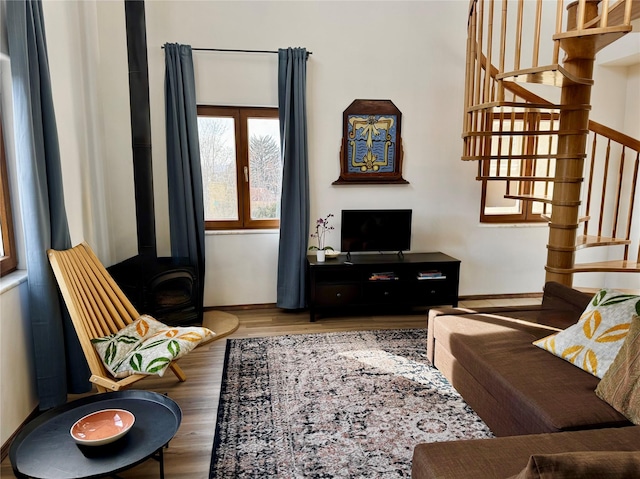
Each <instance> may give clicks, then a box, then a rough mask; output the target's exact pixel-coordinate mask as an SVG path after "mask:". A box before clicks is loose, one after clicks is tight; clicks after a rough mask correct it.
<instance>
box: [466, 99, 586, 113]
mask: <svg viewBox="0 0 640 479" xmlns="http://www.w3.org/2000/svg"><path fill="white" fill-rule="evenodd" d="M496 108H500V109H501V110H502V111H503V112H504V113H505V114H506V113H512V112H513V113H523V112H527V111H532V110H534V111H535V110H543V111H545V112H546V111H550V112H556V111H574V110H591V105H588V104H567V105H559V104H557V103H550V102H540V103H533V102H522V101H489V102H485V103H481V104H479V105H473V106H469V107H468V108H467V109H466V112H467V113H471V112H474V111H482V110H494V109H496Z"/></svg>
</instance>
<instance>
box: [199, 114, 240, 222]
mask: <svg viewBox="0 0 640 479" xmlns="http://www.w3.org/2000/svg"><path fill="white" fill-rule="evenodd" d="M198 135H199V138H200V162H201V166H202V185H203V191H204V197H205V198H206V201H205V202H204V218H205V221H215V220H238V185H237V166H236V140H235V119H234V118H229V117H213V116H211V117H202V116H201V117H198Z"/></svg>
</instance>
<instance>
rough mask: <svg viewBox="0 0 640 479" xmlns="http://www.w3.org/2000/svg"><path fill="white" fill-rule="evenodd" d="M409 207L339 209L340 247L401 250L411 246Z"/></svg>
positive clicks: (351, 249)
mask: <svg viewBox="0 0 640 479" xmlns="http://www.w3.org/2000/svg"><path fill="white" fill-rule="evenodd" d="M411 213H412V210H342V230H341V234H340V249H341V250H342V251H343V252H345V253H354V252H359V251H393V252H402V251H407V250H409V249H410V248H411Z"/></svg>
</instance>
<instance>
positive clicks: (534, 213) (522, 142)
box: [480, 112, 558, 223]
mask: <svg viewBox="0 0 640 479" xmlns="http://www.w3.org/2000/svg"><path fill="white" fill-rule="evenodd" d="M557 118H558V117H557V115H556V114H554V115H551V114H548V113H547V114H543V113H540V112H534V113H511V114H506V115H505V114H500V115H498V114H496V116H494V132H498V131H500V132H504V133H503V134H502V135H499V136H497V139H496V137H494V139H493V141H492V151H491V154H492V156H493V157H494V158H495V157H496V156H499V157H500V159H491V160H487V161H483V162H482V165H481V177H482V200H481V206H480V221H481V222H483V223H535V222H542V221H547V220H546V219H545V217H544V216H545V215H549V214H550V213H551V205H549V204H547V203H542V202H537V201H525V200H522V199H520V198H518V197H523V196H525V197H527V196H535V197H551V195H552V194H553V183H552V182H551V181H526V180H509V179H508V178H509V177H520V178H522V177H536V178H541V179H542V178H551V177H553V175H554V172H555V159H554V157H555V154H556V151H557V135H555V134H553V132H552V130H553V128H554V124H556V125H557ZM524 131H530V132H532V134H531V135H528V136H527V135H524V134H518V133H519V132H524ZM514 133H515V134H514ZM534 156H535V158H534ZM487 178H494V179H487Z"/></svg>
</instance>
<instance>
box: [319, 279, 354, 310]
mask: <svg viewBox="0 0 640 479" xmlns="http://www.w3.org/2000/svg"><path fill="white" fill-rule="evenodd" d="M314 299H315V301H314V302H315V304H316V305H317V306H320V307H326V306H345V305H349V304H352V303H356V302H359V300H360V284H359V283H344V284H343V283H326V284H325V283H320V284H317V285H316V287H315V298H314Z"/></svg>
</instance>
